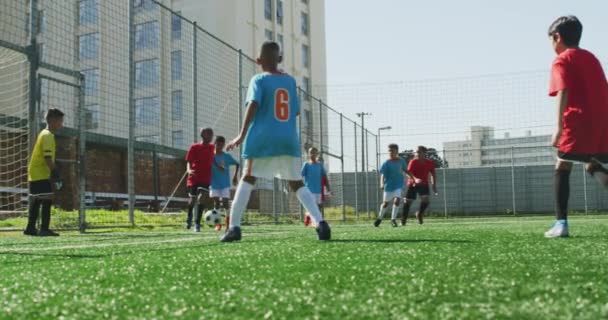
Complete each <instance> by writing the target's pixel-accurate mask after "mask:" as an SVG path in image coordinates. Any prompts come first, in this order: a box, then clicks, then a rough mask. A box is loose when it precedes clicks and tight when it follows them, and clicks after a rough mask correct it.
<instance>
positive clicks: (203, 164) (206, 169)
mask: <svg viewBox="0 0 608 320" xmlns="http://www.w3.org/2000/svg"><path fill="white" fill-rule="evenodd" d="M201 139H202V141H201V142H197V143H193V144H192V145H191V146H190V148H189V149H188V153H186V170H187V172H188V180H186V185H187V186H188V194H189V196H190V197H189V202H188V216H187V218H186V229H190V228H191V227H192V218H193V215H194V213H195V212H194V209H195V208H196V209H197V210H196V218H195V221H194V222H195V225H194V232H201V220H202V218H203V212H204V211H205V206H206V205H207V204H208V202H209V199H208V194H209V185H210V184H211V163H212V162H213V157H214V155H215V146H214V145H213V144H212V143H211V141H212V140H213V129H211V128H205V129H202V130H201Z"/></svg>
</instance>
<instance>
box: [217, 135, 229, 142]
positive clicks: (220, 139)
mask: <svg viewBox="0 0 608 320" xmlns="http://www.w3.org/2000/svg"><path fill="white" fill-rule="evenodd" d="M218 142H222V143H224V142H226V138H224V136H217V137H215V143H218Z"/></svg>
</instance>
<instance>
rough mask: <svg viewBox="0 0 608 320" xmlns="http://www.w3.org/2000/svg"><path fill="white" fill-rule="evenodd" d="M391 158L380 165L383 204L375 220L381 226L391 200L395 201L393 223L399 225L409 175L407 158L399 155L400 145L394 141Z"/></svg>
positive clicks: (391, 147)
mask: <svg viewBox="0 0 608 320" xmlns="http://www.w3.org/2000/svg"><path fill="white" fill-rule="evenodd" d="M388 153H389V159H388V160H386V161H385V162H384V163H383V164H382V167H380V173H381V175H380V189H382V190H384V194H383V196H382V205H381V206H380V211H379V212H378V218H376V221H374V227H378V226H380V224H381V223H382V218H383V217H384V214H385V213H386V211H388V204H389V201H390V202H392V203H393V211H392V213H391V224H392V226H393V227H397V214H398V213H399V206H400V205H401V193H402V192H403V183H404V180H405V179H404V175H408V176H409V174H408V172H407V168H406V164H405V160H404V159H403V158H401V157H399V146H398V145H396V144H394V143H392V144H389V145H388Z"/></svg>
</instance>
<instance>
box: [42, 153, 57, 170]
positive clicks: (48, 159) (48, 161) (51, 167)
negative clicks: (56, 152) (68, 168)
mask: <svg viewBox="0 0 608 320" xmlns="http://www.w3.org/2000/svg"><path fill="white" fill-rule="evenodd" d="M44 162H46V166H47V167H49V170H51V172H53V171H54V170H55V163H54V162H53V158H52V157H50V156H46V157H44Z"/></svg>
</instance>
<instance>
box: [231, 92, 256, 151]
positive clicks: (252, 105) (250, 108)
mask: <svg viewBox="0 0 608 320" xmlns="http://www.w3.org/2000/svg"><path fill="white" fill-rule="evenodd" d="M257 110H258V103H257V102H255V101H250V102H249V104H247V110H246V111H245V119H244V120H243V126H242V127H241V133H239V135H238V136H237V137H236V138H234V140H232V141H230V143H229V144H228V145H227V146H226V150H228V151H230V150H232V149H234V148H237V147H238V146H240V145H241V144H242V143H243V140H245V136H246V135H247V130H249V125H250V124H251V121H253V117H254V116H255V113H256V111H257Z"/></svg>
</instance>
